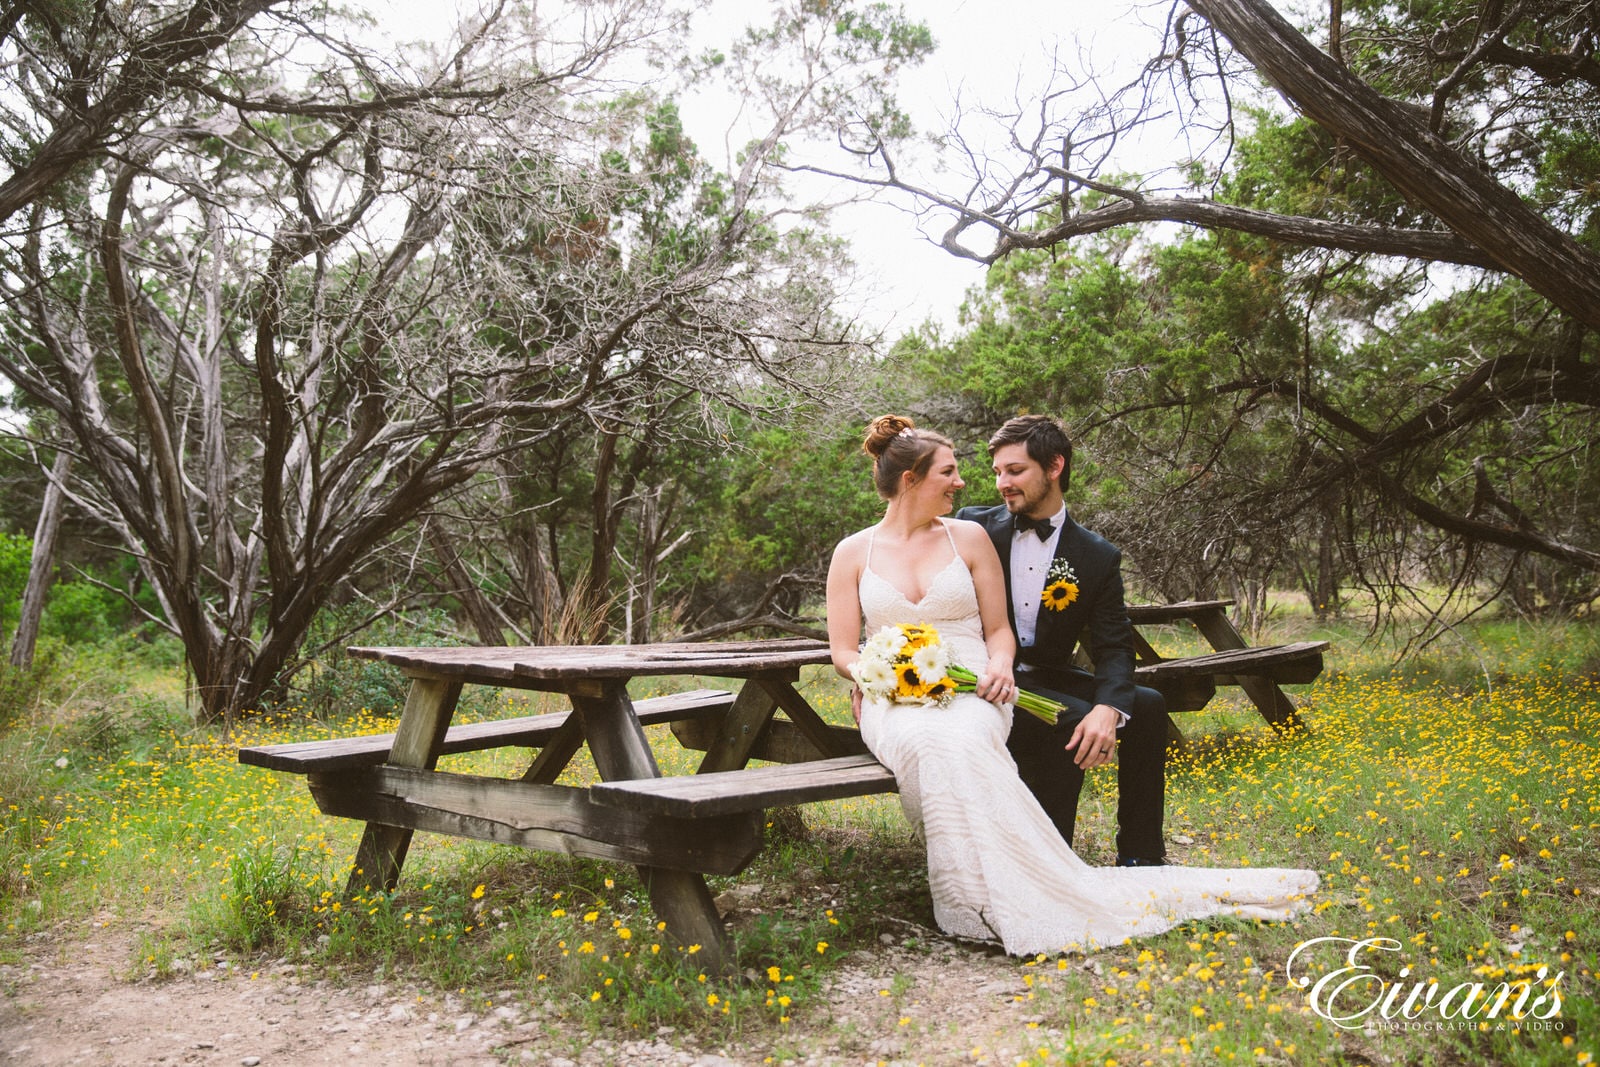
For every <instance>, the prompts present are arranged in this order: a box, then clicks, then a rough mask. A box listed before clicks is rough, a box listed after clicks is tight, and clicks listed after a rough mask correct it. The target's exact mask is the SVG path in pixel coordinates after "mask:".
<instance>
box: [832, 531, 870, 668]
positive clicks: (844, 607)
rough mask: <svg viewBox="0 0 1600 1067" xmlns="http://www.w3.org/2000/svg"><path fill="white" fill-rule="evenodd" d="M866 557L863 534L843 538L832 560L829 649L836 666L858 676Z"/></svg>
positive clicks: (834, 551) (834, 666)
mask: <svg viewBox="0 0 1600 1067" xmlns="http://www.w3.org/2000/svg"><path fill="white" fill-rule="evenodd" d="M865 559H866V553H865V549H864V547H863V542H862V539H861V536H860V535H859V534H852V535H851V536H849V537H846V538H845V539H844V540H843V541H840V542H839V544H838V546H837V547H836V548H835V549H834V550H833V561H832V562H831V563H829V564H828V650H829V652H830V653H831V654H832V655H833V669H834V670H836V671H838V672H839V673H840V675H842V676H843V677H845V678H850V679H851V680H852V681H854V678H853V677H852V676H851V674H850V668H851V666H852V665H854V664H855V662H856V660H857V659H859V658H860V657H861V567H862V565H863V563H864V562H865Z"/></svg>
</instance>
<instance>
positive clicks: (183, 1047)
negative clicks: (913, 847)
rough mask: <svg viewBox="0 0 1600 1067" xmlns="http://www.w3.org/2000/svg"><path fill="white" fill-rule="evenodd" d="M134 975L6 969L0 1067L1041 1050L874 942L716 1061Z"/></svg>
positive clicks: (939, 951)
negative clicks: (783, 1028) (779, 1028)
mask: <svg viewBox="0 0 1600 1067" xmlns="http://www.w3.org/2000/svg"><path fill="white" fill-rule="evenodd" d="M131 958H132V939H131V937H130V936H129V935H128V934H127V932H126V931H124V930H118V929H115V928H109V927H105V926H99V925H91V928H90V930H89V932H88V934H87V936H81V937H80V936H73V935H72V934H71V933H69V932H62V933H53V934H36V935H34V936H33V938H32V939H31V940H30V941H28V942H27V944H26V947H25V949H24V953H23V958H22V960H21V962H20V963H14V964H7V965H0V989H3V999H0V1063H4V1064H8V1065H10V1064H14V1065H17V1067H24V1065H26V1067H56V1065H67V1064H71V1065H80V1064H116V1065H122V1064H128V1065H135V1064H141V1065H142V1064H215V1065H238V1067H279V1065H292V1064H308V1065H310V1064H340V1065H346V1067H349V1065H353V1064H358V1063H360V1064H365V1063H398V1064H419V1065H428V1064H439V1065H446V1064H448V1065H468V1067H475V1065H480V1064H482V1065H489V1064H500V1063H539V1064H548V1065H553V1067H575V1065H583V1067H589V1065H596V1067H598V1065H605V1064H618V1065H630V1067H631V1065H634V1064H674V1065H678V1064H681V1065H691V1067H726V1065H730V1064H732V1065H741V1067H742V1065H744V1064H762V1063H764V1062H774V1063H785V1062H789V1063H797V1064H808V1065H809V1064H861V1063H874V1064H876V1063H890V1064H897V1063H898V1064H911V1063H927V1064H954V1063H1015V1062H1016V1060H1017V1058H1018V1057H1019V1056H1020V1055H1022V1054H1023V1053H1024V1052H1025V1050H1029V1049H1032V1048H1035V1047H1037V1046H1038V1045H1039V1044H1040V1038H1041V1037H1043V1036H1045V1035H1049V1034H1052V1033H1053V1031H1051V1030H1050V1029H1048V1028H1046V1027H1044V1026H1043V1025H1042V1020H1041V1019H1039V1018H1038V1017H1037V1016H1036V1015H1034V1014H1032V1011H1033V1010H1035V1009H1034V1008H1033V1006H1032V1005H1030V1004H1029V1003H1028V1002H1027V1001H1026V1000H1025V999H1022V994H1023V993H1024V992H1025V990H1024V986H1023V983H1022V978H1021V975H1020V973H1019V970H1018V968H1017V965H1016V964H1015V962H1012V961H1007V960H1005V959H1003V958H991V957H988V956H985V955H983V954H982V953H981V952H980V951H978V950H974V949H969V948H967V947H965V946H958V945H952V944H946V943H936V944H935V945H934V946H933V948H932V949H931V950H929V949H927V948H918V949H915V950H912V949H908V948H906V947H905V946H903V945H901V944H896V943H893V940H892V938H890V937H889V936H888V935H885V943H884V944H883V946H882V948H881V950H880V951H876V952H872V953H863V952H858V953H856V954H854V956H852V957H850V958H849V959H848V960H847V961H846V962H845V963H844V965H843V966H841V967H839V968H838V969H837V970H835V971H834V972H833V976H832V980H831V982H830V983H829V986H828V988H827V990H826V998H827V1007H826V1008H813V1009H812V1010H811V1011H809V1012H808V1013H807V1015H806V1016H805V1017H804V1018H802V1019H800V1020H799V1021H798V1022H797V1023H796V1029H795V1031H794V1032H791V1033H789V1034H787V1035H785V1036H784V1037H783V1038H782V1039H781V1043H778V1044H775V1043H774V1039H773V1037H772V1035H771V1034H770V1032H769V1033H766V1034H762V1035H757V1036H755V1037H754V1038H752V1039H750V1042H749V1044H747V1045H736V1046H730V1047H700V1046H699V1045H698V1044H697V1043H696V1041H695V1040H692V1039H686V1038H685V1037H684V1035H680V1034H678V1033H676V1032H675V1031H673V1030H672V1029H670V1028H663V1029H662V1030H661V1031H660V1032H658V1033H656V1034H654V1035H652V1036H650V1037H649V1038H646V1039H636V1040H626V1041H620V1040H619V1041H608V1040H606V1039H604V1038H599V1039H596V1038H592V1037H591V1036H590V1035H588V1034H585V1033H583V1032H582V1031H580V1030H578V1029H577V1028H575V1027H573V1026H571V1025H570V1024H569V1023H566V1022H564V1021H563V1020H562V1019H560V1018H558V1017H557V1016H556V1015H555V1013H554V1012H552V1011H550V1010H549V1009H547V1008H545V1007H544V1006H542V1005H540V1004H536V1003H533V1002H530V1001H529V1000H528V998H527V996H526V995H525V994H524V993H521V992H517V991H509V990H508V991H506V992H505V993H503V994H502V995H500V996H497V997H492V998H490V1001H489V1003H487V1004H485V1003H484V1002H483V1001H474V1002H473V1003H472V1004H470V1005H469V1004H468V1003H466V1002H465V1000H464V999H463V998H461V997H458V996H456V995H454V994H442V993H440V992H438V991H437V990H431V989H429V990H422V989H416V988H408V987H406V986H405V985H404V984H403V983H396V982H393V981H389V982H376V981H375V982H373V983H372V984H369V985H364V986H363V985H362V984H361V983H360V982H359V981H358V980H354V981H353V980H348V979H346V980H344V981H342V982H334V981H330V980H328V979H327V978H325V977H319V976H318V973H317V969H315V968H313V967H311V966H296V965H294V964H291V963H288V962H287V961H277V962H275V963H269V964H266V965H264V966H263V967H262V969H261V970H259V971H255V972H250V973H246V972H244V971H242V970H239V971H236V970H234V969H232V968H230V967H229V965H228V964H227V963H226V961H218V962H217V963H216V964H215V965H211V966H207V967H206V968H205V969H203V970H199V971H197V972H194V973H187V974H181V975H179V976H177V977H174V978H171V979H167V980H163V981H153V980H148V979H146V980H129V979H128V978H127V974H128V971H129V960H130V959H131ZM1030 1023H1031V1024H1034V1026H1036V1027H1038V1029H1033V1028H1030V1025H1029V1024H1030ZM769 1056H771V1057H774V1058H773V1059H771V1060H768V1059H767V1057H769Z"/></svg>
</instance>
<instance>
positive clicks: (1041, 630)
mask: <svg viewBox="0 0 1600 1067" xmlns="http://www.w3.org/2000/svg"><path fill="white" fill-rule="evenodd" d="M1078 530H1079V527H1078V524H1077V523H1075V522H1073V521H1072V517H1071V516H1070V515H1069V516H1067V519H1066V522H1065V524H1064V525H1063V526H1062V528H1061V535H1060V536H1059V537H1057V538H1056V553H1055V555H1054V556H1053V557H1051V558H1052V560H1057V559H1062V560H1066V561H1067V564H1068V565H1069V566H1071V567H1072V570H1073V573H1075V574H1076V575H1077V576H1078V600H1077V601H1076V602H1074V603H1072V604H1069V605H1067V606H1066V607H1065V608H1062V609H1061V610H1060V611H1055V610H1053V609H1051V608H1047V607H1045V606H1044V605H1043V604H1041V605H1040V606H1039V621H1038V623H1037V624H1036V625H1035V626H1034V639H1033V643H1034V644H1035V645H1038V646H1039V647H1041V648H1056V647H1060V646H1058V644H1057V642H1059V641H1061V640H1062V633H1063V630H1064V629H1065V628H1066V626H1067V623H1068V621H1069V620H1071V621H1073V622H1074V623H1076V619H1077V616H1078V614H1079V612H1081V611H1082V610H1083V594H1084V588H1083V586H1084V574H1083V563H1082V561H1081V560H1080V559H1077V558H1076V555H1077V553H1076V549H1077V543H1078ZM1040 592H1041V593H1042V592H1043V590H1042V589H1041V590H1040ZM1071 631H1072V633H1073V634H1074V640H1075V639H1076V631H1077V626H1076V625H1074V626H1072V627H1071Z"/></svg>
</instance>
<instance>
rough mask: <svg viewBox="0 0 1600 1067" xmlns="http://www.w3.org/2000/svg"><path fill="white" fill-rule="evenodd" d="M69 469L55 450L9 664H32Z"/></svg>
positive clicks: (64, 453)
mask: <svg viewBox="0 0 1600 1067" xmlns="http://www.w3.org/2000/svg"><path fill="white" fill-rule="evenodd" d="M71 469H72V454H71V453H69V452H68V451H67V450H66V449H62V450H61V451H59V452H57V453H56V461H55V465H54V466H53V467H51V469H50V477H49V480H48V481H47V482H46V484H45V487H44V502H43V503H41V504H40V505H39V522H38V525H36V526H35V527H34V530H33V560H32V562H31V563H30V564H29V567H28V586H27V588H26V589H24V590H23V593H22V617H21V618H20V619H18V620H17V632H16V635H15V636H14V637H13V638H12V641H11V665H12V666H13V667H19V668H21V669H23V670H27V669H28V668H29V667H32V666H33V649H34V645H35V644H36V643H37V642H38V640H39V620H40V618H41V617H42V616H43V615H44V598H45V594H46V593H48V592H49V591H50V573H51V571H52V569H53V568H54V565H55V558H56V538H57V536H58V535H59V534H60V532H61V512H62V505H63V504H64V502H65V500H66V496H67V494H66V488H65V487H66V482H67V474H68V472H69V471H70V470H71Z"/></svg>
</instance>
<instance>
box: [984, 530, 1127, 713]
mask: <svg viewBox="0 0 1600 1067" xmlns="http://www.w3.org/2000/svg"><path fill="white" fill-rule="evenodd" d="M1050 524H1051V525H1052V526H1054V527H1055V529H1053V530H1051V531H1050V536H1049V537H1046V538H1045V539H1044V540H1043V541H1041V540H1039V533H1038V531H1037V530H1028V531H1027V532H1026V533H1024V532H1022V531H1020V530H1019V531H1017V532H1016V533H1013V534H1012V535H1011V606H1012V610H1013V612H1014V613H1015V615H1016V621H1017V645H1018V646H1019V649H1021V648H1031V647H1032V646H1033V639H1034V637H1036V636H1037V635H1038V632H1039V608H1040V606H1041V603H1042V601H1043V599H1044V585H1045V578H1046V576H1047V575H1048V574H1049V573H1050V563H1051V561H1052V560H1054V559H1055V558H1056V544H1057V543H1058V542H1059V541H1060V540H1061V528H1062V527H1063V526H1065V525H1066V524H1067V506H1066V505H1065V504H1063V505H1061V510H1060V511H1058V512H1056V513H1055V516H1054V517H1053V518H1051V520H1050ZM1112 710H1114V711H1115V712H1116V713H1117V729H1119V730H1120V729H1122V728H1123V727H1124V726H1126V725H1127V723H1128V718H1129V715H1128V713H1127V711H1125V710H1124V709H1122V708H1114V709H1112Z"/></svg>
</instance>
